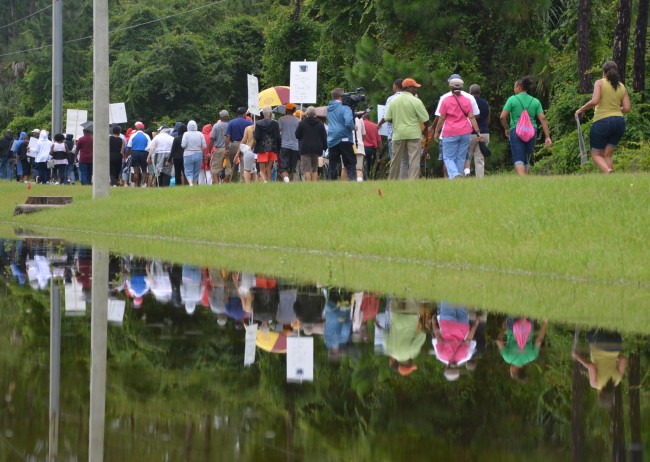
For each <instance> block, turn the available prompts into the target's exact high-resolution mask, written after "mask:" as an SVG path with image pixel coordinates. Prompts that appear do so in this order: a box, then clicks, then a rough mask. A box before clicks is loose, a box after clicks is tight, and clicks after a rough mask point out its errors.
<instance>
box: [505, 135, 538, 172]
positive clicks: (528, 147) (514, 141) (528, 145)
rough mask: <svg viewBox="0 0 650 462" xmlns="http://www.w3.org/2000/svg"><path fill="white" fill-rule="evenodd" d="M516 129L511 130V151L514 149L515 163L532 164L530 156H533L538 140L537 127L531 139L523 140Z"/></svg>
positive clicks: (513, 157) (513, 159)
mask: <svg viewBox="0 0 650 462" xmlns="http://www.w3.org/2000/svg"><path fill="white" fill-rule="evenodd" d="M515 132H516V129H514V128H513V129H511V130H510V151H512V162H513V164H515V165H517V164H523V165H525V166H526V167H528V166H529V165H530V158H531V157H532V156H533V151H534V150H535V143H536V142H537V129H535V136H533V137H532V138H531V139H530V140H529V141H526V142H524V141H522V140H521V139H519V137H518V136H517V133H515Z"/></svg>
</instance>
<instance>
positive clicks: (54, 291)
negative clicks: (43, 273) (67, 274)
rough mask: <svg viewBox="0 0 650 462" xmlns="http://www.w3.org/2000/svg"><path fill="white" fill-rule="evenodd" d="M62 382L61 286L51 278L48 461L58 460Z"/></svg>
mask: <svg viewBox="0 0 650 462" xmlns="http://www.w3.org/2000/svg"><path fill="white" fill-rule="evenodd" d="M60 384H61V288H60V287H59V285H58V284H57V283H56V282H55V280H54V278H52V279H50V437H49V447H48V462H54V461H56V459H57V457H58V452H59V451H58V446H59V388H60Z"/></svg>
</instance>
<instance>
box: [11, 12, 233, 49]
mask: <svg viewBox="0 0 650 462" xmlns="http://www.w3.org/2000/svg"><path fill="white" fill-rule="evenodd" d="M226 1H227V0H217V1H215V2H212V3H208V4H206V5H202V6H197V7H194V8H191V9H189V10H186V11H182V12H180V13H174V14H170V15H169V16H164V17H162V18H157V19H152V20H151V21H145V22H141V23H139V24H133V25H132V26H126V27H120V28H119V29H114V30H112V31H109V34H112V33H115V32H121V31H125V30H130V29H135V28H136V27H142V26H147V25H149V24H154V23H156V22H161V21H165V20H167V19H170V18H175V17H176V16H180V15H183V14H187V13H192V12H194V11H197V10H202V9H204V8H209V7H211V6H215V5H218V4H220V3H224V2H226ZM41 11H42V10H41ZM34 14H36V13H34ZM8 25H10V24H8ZM92 38H93V35H87V36H86V37H79V38H76V39H72V40H68V41H66V42H63V44H64V45H66V44H68V43H73V42H79V41H81V40H87V39H92ZM51 47H52V45H42V46H40V47H35V48H29V49H26V50H20V51H12V52H11V53H3V54H0V58H3V57H5V56H11V55H18V54H22V53H27V52H30V51H36V50H42V49H44V48H51Z"/></svg>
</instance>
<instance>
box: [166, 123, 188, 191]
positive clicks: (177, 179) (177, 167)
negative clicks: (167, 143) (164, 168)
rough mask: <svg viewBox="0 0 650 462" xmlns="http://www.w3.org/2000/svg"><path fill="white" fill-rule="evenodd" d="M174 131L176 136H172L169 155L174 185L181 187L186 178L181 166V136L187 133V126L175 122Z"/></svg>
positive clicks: (183, 168)
mask: <svg viewBox="0 0 650 462" xmlns="http://www.w3.org/2000/svg"><path fill="white" fill-rule="evenodd" d="M174 131H175V132H176V136H174V141H173V142H172V150H171V153H170V156H171V159H172V162H173V164H174V185H175V186H182V185H183V184H185V179H187V177H186V176H185V167H184V166H183V148H182V147H181V143H182V141H183V135H184V134H185V132H186V131H187V126H186V125H185V124H184V123H183V122H176V125H175V126H174Z"/></svg>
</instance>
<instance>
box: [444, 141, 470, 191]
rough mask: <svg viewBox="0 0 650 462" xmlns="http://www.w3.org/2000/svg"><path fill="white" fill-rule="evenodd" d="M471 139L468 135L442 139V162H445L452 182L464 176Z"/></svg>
mask: <svg viewBox="0 0 650 462" xmlns="http://www.w3.org/2000/svg"><path fill="white" fill-rule="evenodd" d="M471 137H472V136H471V135H470V134H469V133H468V134H466V135H458V136H445V137H444V138H443V139H442V160H443V161H444V162H445V167H447V174H448V175H449V179H450V180H453V179H454V178H456V177H459V176H463V169H464V166H465V159H466V158H467V153H468V152H469V141H470V139H471Z"/></svg>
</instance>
